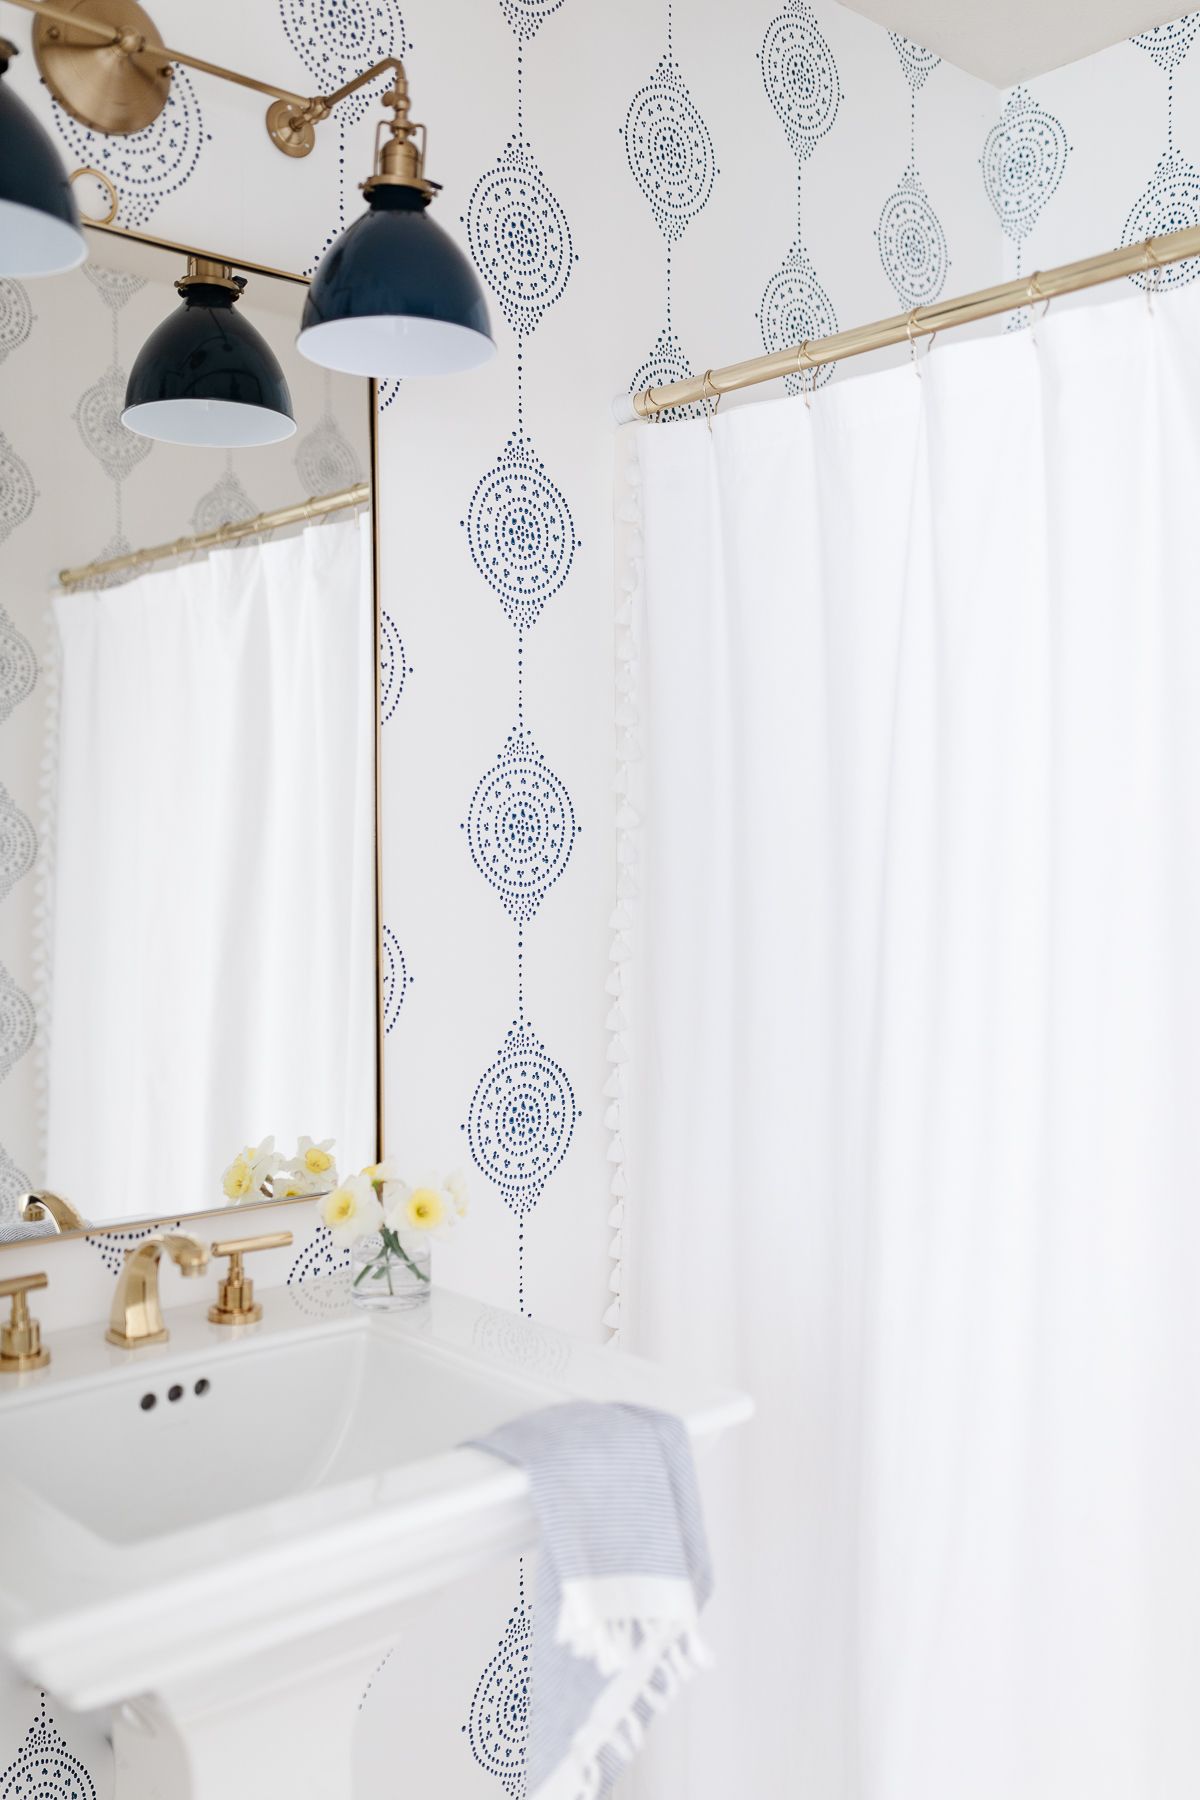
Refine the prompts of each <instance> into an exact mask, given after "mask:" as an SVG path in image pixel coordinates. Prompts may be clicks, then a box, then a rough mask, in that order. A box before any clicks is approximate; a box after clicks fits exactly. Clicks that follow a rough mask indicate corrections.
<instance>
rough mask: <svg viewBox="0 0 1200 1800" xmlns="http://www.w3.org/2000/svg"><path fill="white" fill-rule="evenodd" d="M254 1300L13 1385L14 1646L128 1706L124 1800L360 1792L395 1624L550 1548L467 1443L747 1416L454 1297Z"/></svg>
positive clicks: (122, 1741) (73, 1699) (2, 1437)
mask: <svg viewBox="0 0 1200 1800" xmlns="http://www.w3.org/2000/svg"><path fill="white" fill-rule="evenodd" d="M262 1298H263V1300H264V1309H265V1317H264V1319H263V1322H262V1323H261V1324H259V1325H255V1326H251V1327H249V1328H246V1329H242V1330H232V1331H231V1330H228V1329H225V1328H222V1327H220V1326H215V1325H212V1324H210V1323H209V1322H208V1319H207V1312H206V1306H205V1305H204V1304H201V1305H198V1306H192V1307H186V1308H179V1309H175V1310H174V1311H173V1312H172V1314H171V1315H170V1318H169V1325H170V1329H171V1338H170V1341H169V1342H168V1343H166V1344H161V1345H152V1346H147V1347H146V1348H144V1349H142V1350H138V1351H134V1352H129V1351H124V1350H119V1349H115V1348H113V1347H111V1346H109V1345H107V1344H105V1343H104V1341H103V1337H102V1333H101V1331H100V1329H99V1328H88V1329H87V1330H79V1331H73V1332H65V1333H60V1334H59V1335H58V1337H57V1339H56V1341H55V1343H54V1347H53V1348H54V1360H53V1361H52V1363H51V1365H50V1367H49V1368H47V1369H45V1370H40V1371H37V1372H36V1373H34V1374H32V1375H26V1376H19V1377H15V1378H7V1379H6V1381H5V1383H4V1385H3V1386H2V1387H0V1518H3V1520H4V1531H3V1533H0V1656H4V1657H5V1658H7V1659H9V1660H10V1661H11V1662H12V1663H14V1664H15V1665H16V1666H17V1667H18V1668H19V1669H20V1670H21V1671H22V1672H23V1673H24V1674H25V1675H26V1676H27V1677H28V1678H29V1679H31V1680H32V1681H34V1682H36V1683H37V1684H38V1685H39V1686H41V1687H43V1688H45V1689H46V1690H47V1691H49V1692H51V1693H53V1694H55V1695H57V1696H58V1697H59V1698H60V1699H61V1700H63V1701H65V1702H66V1703H67V1704H68V1705H70V1706H72V1707H75V1708H76V1709H78V1710H81V1711H82V1710H88V1709H90V1708H94V1707H103V1706H109V1707H115V1708H116V1709H117V1712H116V1715H115V1717H116V1729H115V1746H116V1749H117V1756H118V1767H119V1768H121V1769H122V1770H123V1772H124V1775H123V1781H122V1786H121V1790H120V1791H121V1795H122V1800H125V1796H126V1795H129V1796H131V1797H136V1795H137V1794H138V1793H139V1792H144V1793H146V1794H147V1795H149V1794H153V1793H156V1792H163V1793H166V1792H169V1793H171V1795H172V1800H176V1796H178V1797H179V1800H183V1797H184V1796H185V1795H189V1794H190V1795H191V1796H192V1797H193V1800H208V1797H209V1795H210V1794H211V1795H213V1796H216V1795H218V1794H219V1795H220V1796H221V1800H237V1797H238V1796H240V1795H241V1794H243V1793H245V1794H246V1795H247V1796H250V1795H252V1794H253V1795H261V1794H262V1793H263V1792H268V1791H272V1792H279V1793H284V1792H286V1793H288V1795H289V1797H290V1800H301V1797H304V1796H308V1795H312V1796H314V1800H315V1797H316V1796H318V1795H319V1796H320V1797H321V1800H337V1797H338V1796H340V1795H343V1794H346V1795H348V1794H349V1791H350V1789H349V1768H350V1762H351V1758H350V1752H349V1734H350V1732H351V1730H352V1726H353V1718H354V1713H355V1707H356V1704H357V1698H358V1696H359V1695H361V1691H362V1680H363V1678H364V1672H369V1670H370V1667H371V1666H372V1662H373V1659H377V1658H378V1656H379V1655H380V1654H381V1653H382V1652H384V1651H386V1649H387V1648H388V1646H389V1645H390V1643H392V1642H394V1641H395V1638H396V1635H397V1631H398V1627H399V1624H400V1622H401V1620H402V1618H403V1616H404V1614H405V1609H406V1608H411V1607H412V1606H413V1605H414V1604H416V1603H423V1597H429V1596H432V1595H433V1594H435V1592H436V1590H438V1589H441V1588H444V1587H446V1585H447V1584H449V1583H451V1582H453V1581H454V1580H456V1579H457V1578H459V1577H460V1576H462V1575H464V1574H467V1573H469V1572H470V1571H472V1570H474V1569H477V1568H479V1567H481V1566H483V1565H484V1564H486V1563H487V1562H489V1561H492V1560H495V1559H497V1558H499V1557H504V1556H509V1555H511V1554H513V1553H514V1552H517V1551H520V1550H522V1549H524V1548H528V1547H530V1546H532V1544H533V1543H534V1541H535V1532H534V1523H533V1515H532V1511H531V1508H530V1504H529V1496H528V1483H527V1481H526V1478H525V1476H524V1475H523V1474H522V1473H521V1472H520V1471H519V1470H516V1469H513V1468H511V1467H509V1466H507V1465H505V1464H503V1463H500V1462H498V1461H496V1460H495V1459H493V1458H491V1457H489V1456H487V1455H485V1454H484V1453H483V1452H481V1451H478V1450H471V1449H466V1448H462V1447H461V1446H462V1444H463V1441H464V1440H465V1439H467V1438H470V1437H472V1436H477V1435H480V1434H482V1433H485V1432H487V1431H488V1430H490V1429H491V1428H492V1427H493V1426H495V1425H498V1424H499V1423H501V1422H502V1421H503V1420H505V1419H509V1418H512V1417H514V1416H516V1415H517V1414H519V1413H522V1412H525V1411H529V1410H531V1409H533V1408H535V1407H540V1406H546V1405H552V1404H554V1403H555V1402H556V1401H559V1400H562V1399H566V1398H573V1397H579V1398H590V1399H598V1400H628V1401H636V1402H639V1403H642V1404H645V1405H651V1406H658V1407H662V1408H664V1409H665V1410H668V1411H672V1412H675V1413H677V1414H679V1416H680V1417H682V1418H683V1419H684V1420H685V1422H686V1424H687V1426H688V1428H689V1430H690V1432H691V1433H692V1435H693V1438H694V1439H695V1440H697V1441H704V1440H706V1439H710V1438H712V1437H714V1436H715V1435H716V1434H717V1433H719V1432H720V1431H722V1430H723V1429H725V1428H726V1427H728V1426H731V1425H734V1424H736V1423H738V1422H739V1421H740V1420H742V1419H744V1418H745V1417H746V1416H747V1415H748V1413H749V1410H750V1406H749V1402H748V1401H746V1400H745V1399H744V1398H742V1397H741V1396H738V1395H735V1394H729V1393H719V1392H713V1390H712V1389H711V1388H709V1387H707V1386H706V1385H705V1384H704V1383H702V1382H699V1381H696V1380H695V1379H693V1378H691V1377H689V1376H684V1375H679V1374H670V1373H668V1372H666V1371H663V1370H660V1369H658V1368H655V1367H654V1366H652V1365H650V1364H647V1363H644V1362H641V1361H639V1360H638V1359H636V1358H633V1357H629V1356H625V1355H622V1354H617V1353H614V1352H612V1351H609V1350H601V1349H598V1348H595V1347H593V1346H589V1345H583V1344H577V1343H575V1342H573V1341H572V1340H570V1339H568V1338H566V1337H563V1336H562V1335H560V1334H558V1333H555V1332H553V1331H550V1330H548V1329H546V1328H544V1327H541V1326H538V1325H535V1324H534V1323H533V1322H532V1321H530V1320H528V1319H521V1318H517V1317H515V1316H513V1315H510V1314H506V1313H501V1312H498V1311H496V1309H494V1308H488V1307H484V1306H481V1305H479V1304H477V1303H475V1302H473V1301H470V1300H467V1299H464V1298H462V1297H460V1296H457V1295H453V1294H449V1293H445V1292H442V1291H435V1292H434V1293H433V1294H432V1295H431V1296H430V1299H429V1301H428V1302H427V1303H426V1304H425V1305H424V1306H422V1307H421V1308H419V1309H418V1310H417V1311H415V1312H412V1313H392V1314H387V1313H365V1312H363V1311H361V1310H360V1309H357V1308H355V1307H354V1306H353V1305H352V1304H351V1302H350V1301H349V1299H348V1297H347V1295H346V1292H345V1289H344V1287H339V1285H338V1284H337V1283H336V1282H334V1283H314V1284H309V1285H307V1286H305V1287H301V1288H284V1289H277V1290H274V1291H273V1292H266V1293H263V1294H262ZM85 1471H86V1475H85V1473H84V1472H85ZM306 1694H307V1695H308V1696H309V1698H308V1702H307V1703H306V1699H305V1696H306ZM339 1707H340V1708H341V1714H339V1717H341V1724H342V1726H344V1731H342V1730H341V1729H340V1727H339V1728H338V1729H334V1728H332V1727H331V1719H332V1718H333V1715H334V1712H335V1711H336V1710H337V1709H338V1708H339ZM273 1713H275V1714H277V1715H278V1716H277V1717H276V1718H275V1719H274V1723H273V1729H272V1730H270V1731H267V1732H265V1733H264V1729H263V1727H264V1719H268V1718H270V1717H271V1715H272V1714H273ZM342 1715H344V1717H342ZM264 1738H267V1739H270V1740H271V1741H272V1742H273V1743H274V1745H275V1751H274V1753H273V1761H272V1764H271V1768H270V1772H269V1781H268V1780H267V1779H266V1772H265V1771H264V1769H263V1768H262V1767H261V1765H260V1757H261V1751H257V1752H256V1751H255V1750H254V1748H253V1745H254V1743H255V1742H256V1741H257V1742H258V1743H260V1744H261V1742H263V1741H264ZM343 1739H344V1741H343ZM281 1743H286V1745H287V1753H286V1754H285V1758H284V1763H283V1764H281V1763H280V1761H279V1747H280V1744H281Z"/></svg>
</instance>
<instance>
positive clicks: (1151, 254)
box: [1142, 238, 1162, 312]
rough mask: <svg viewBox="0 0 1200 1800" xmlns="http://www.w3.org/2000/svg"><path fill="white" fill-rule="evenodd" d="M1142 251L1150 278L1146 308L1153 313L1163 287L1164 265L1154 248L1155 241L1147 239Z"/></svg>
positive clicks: (1148, 280)
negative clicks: (1157, 296) (1156, 295)
mask: <svg viewBox="0 0 1200 1800" xmlns="http://www.w3.org/2000/svg"><path fill="white" fill-rule="evenodd" d="M1142 250H1143V260H1144V261H1145V263H1146V265H1147V267H1146V274H1147V277H1148V279H1147V282H1146V306H1147V309H1148V310H1149V311H1150V312H1153V311H1154V296H1155V294H1157V293H1158V292H1159V291H1160V289H1161V286H1162V263H1161V261H1160V260H1159V255H1158V251H1157V250H1156V249H1155V248H1154V241H1153V239H1152V238H1147V239H1146V242H1145V243H1144V244H1143V246H1142Z"/></svg>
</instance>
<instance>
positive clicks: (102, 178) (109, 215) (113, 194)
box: [68, 163, 121, 225]
mask: <svg viewBox="0 0 1200 1800" xmlns="http://www.w3.org/2000/svg"><path fill="white" fill-rule="evenodd" d="M81 175H91V176H93V177H94V179H95V180H96V181H98V182H99V183H100V186H101V187H102V188H105V189H107V191H108V211H107V212H106V213H105V215H104V217H103V218H102V219H93V218H92V216H91V214H90V213H84V215H83V217H84V222H85V224H88V225H111V224H112V222H113V220H114V219H115V218H116V216H117V213H118V212H119V211H120V208H121V196H120V195H119V194H118V192H117V190H116V188H115V187H114V185H113V183H112V182H111V181H110V180H109V179H108V176H107V175H104V174H102V173H101V171H100V170H99V169H93V168H92V167H91V165H90V163H89V164H85V165H84V167H83V168H81V169H72V170H71V173H70V176H69V177H68V179H69V180H70V181H78V180H79V177H80V176H81Z"/></svg>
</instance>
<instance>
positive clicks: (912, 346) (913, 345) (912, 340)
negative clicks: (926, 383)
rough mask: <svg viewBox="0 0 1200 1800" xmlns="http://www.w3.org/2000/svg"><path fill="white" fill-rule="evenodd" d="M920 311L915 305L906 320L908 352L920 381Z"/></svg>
mask: <svg viewBox="0 0 1200 1800" xmlns="http://www.w3.org/2000/svg"><path fill="white" fill-rule="evenodd" d="M919 311H920V308H919V307H916V306H914V307H913V309H912V311H911V312H910V313H909V314H908V317H907V319H906V321H905V330H906V331H907V333H908V354H909V358H910V360H911V362H912V366H913V372H914V374H915V375H916V377H917V380H918V381H920V379H921V365H920V363H919V362H918V361H917V338H916V331H917V313H918V312H919Z"/></svg>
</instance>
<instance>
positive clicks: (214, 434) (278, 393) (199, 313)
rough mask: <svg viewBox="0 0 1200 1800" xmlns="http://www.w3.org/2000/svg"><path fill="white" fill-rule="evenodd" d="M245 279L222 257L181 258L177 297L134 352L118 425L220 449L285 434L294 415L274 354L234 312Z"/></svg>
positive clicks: (290, 429)
mask: <svg viewBox="0 0 1200 1800" xmlns="http://www.w3.org/2000/svg"><path fill="white" fill-rule="evenodd" d="M245 285H246V280H245V277H244V276H242V275H235V274H234V273H233V270H232V269H231V268H229V267H228V265H227V264H225V263H219V262H210V261H209V260H208V258H207V257H203V256H189V257H188V269H187V274H186V275H183V276H181V277H180V279H179V280H178V281H177V282H176V283H175V287H176V290H177V292H178V293H179V294H180V295H181V296H182V300H183V304H182V305H181V306H178V307H176V309H175V311H174V312H173V313H170V314H169V315H168V316H167V318H165V319H164V320H163V322H162V324H161V325H159V326H157V327H156V329H155V330H154V331H152V332H151V333H150V336H149V337H148V338H147V339H146V342H145V343H144V344H143V345H142V347H141V349H140V350H139V351H138V354H137V360H136V361H135V363H134V365H133V369H132V371H131V372H130V376H129V382H128V385H127V387H126V389H125V410H124V412H123V413H122V414H121V423H122V425H127V426H128V427H129V429H130V431H136V432H137V433H138V434H139V436H141V437H148V438H157V439H158V441H159V442H160V443H164V444H198V445H202V446H204V447H205V448H216V449H221V450H238V449H243V448H248V447H249V446H251V445H255V444H278V443H280V442H281V441H282V440H283V439H284V438H289V437H291V435H292V433H293V432H294V431H295V429H296V420H295V417H294V415H293V412H292V397H291V394H290V393H289V392H288V384H287V381H286V379H285V377H284V373H283V370H282V369H281V368H280V366H279V361H278V358H277V357H276V355H275V352H274V351H273V350H272V349H271V346H270V345H269V344H268V343H267V341H266V339H265V338H263V337H262V336H261V335H260V334H259V332H257V331H256V330H255V329H254V326H253V325H251V324H250V322H249V320H248V319H245V318H243V317H242V316H241V314H240V313H237V312H235V311H234V307H235V306H236V304H237V302H238V301H239V300H240V299H241V297H242V290H243V288H244V287H245Z"/></svg>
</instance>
